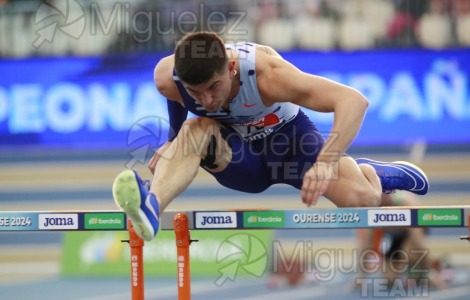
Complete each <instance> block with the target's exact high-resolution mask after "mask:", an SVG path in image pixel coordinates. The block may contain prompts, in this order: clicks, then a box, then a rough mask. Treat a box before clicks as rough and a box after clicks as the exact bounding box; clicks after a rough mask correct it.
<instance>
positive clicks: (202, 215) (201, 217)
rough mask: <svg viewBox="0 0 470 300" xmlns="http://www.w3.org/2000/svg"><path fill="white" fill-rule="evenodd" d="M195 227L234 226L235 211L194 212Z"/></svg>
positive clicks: (235, 223)
mask: <svg viewBox="0 0 470 300" xmlns="http://www.w3.org/2000/svg"><path fill="white" fill-rule="evenodd" d="M195 216H196V218H195V219H196V222H195V223H196V227H197V228H236V227H237V214H236V213H235V212H196V213H195Z"/></svg>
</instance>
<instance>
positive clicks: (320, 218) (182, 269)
mask: <svg viewBox="0 0 470 300" xmlns="http://www.w3.org/2000/svg"><path fill="white" fill-rule="evenodd" d="M100 220H106V221H103V222H101V221H100ZM110 220H113V221H110ZM387 227H401V228H407V227H409V228H411V227H468V229H469V236H465V237H461V238H460V239H466V240H469V241H470V206H428V207H426V206H419V207H418V206H417V207H404V206H402V207H395V206H394V207H377V208H333V209H302V210H240V209H238V210H187V211H167V212H165V213H163V215H162V216H161V218H160V229H161V230H174V232H175V237H176V251H177V269H178V272H177V274H178V279H177V282H178V300H190V299H191V275H190V255H189V246H190V244H191V242H192V240H191V238H190V230H217V229H219V230H230V229H238V230H240V229H241V230H243V229H246V230H250V229H271V230H272V229H327V228H329V229H346V228H368V229H379V230H375V231H376V232H377V233H378V235H376V236H375V238H374V239H375V241H374V244H377V245H378V239H380V238H381V236H380V234H381V232H382V231H383V230H381V229H383V228H387ZM99 230H101V231H124V230H127V231H128V232H129V240H125V241H123V242H128V243H129V246H130V248H131V259H130V263H131V265H130V268H131V294H132V300H143V299H144V265H143V247H144V241H143V240H142V239H141V238H140V237H138V236H137V234H136V233H135V230H134V228H133V226H132V223H131V222H130V220H128V219H127V217H126V215H125V214H124V213H123V212H121V211H117V210H107V211H30V212H26V211H5V212H1V211H0V232H12V231H99ZM157 239H158V236H157ZM374 248H377V249H376V251H379V249H378V248H379V247H374Z"/></svg>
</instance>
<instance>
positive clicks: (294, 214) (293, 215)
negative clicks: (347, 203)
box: [285, 208, 367, 229]
mask: <svg viewBox="0 0 470 300" xmlns="http://www.w3.org/2000/svg"><path fill="white" fill-rule="evenodd" d="M285 217H286V221H285V227H286V228H299V229H300V228H304V229H306V228H364V227H367V210H360V209H347V208H344V209H341V210H338V209H322V210H316V211H309V210H294V211H286V212H285Z"/></svg>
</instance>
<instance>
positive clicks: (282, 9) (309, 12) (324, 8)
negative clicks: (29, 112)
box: [0, 0, 470, 57]
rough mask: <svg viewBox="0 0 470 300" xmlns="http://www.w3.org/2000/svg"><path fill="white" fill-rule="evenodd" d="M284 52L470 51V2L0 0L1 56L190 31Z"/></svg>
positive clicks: (68, 50)
mask: <svg viewBox="0 0 470 300" xmlns="http://www.w3.org/2000/svg"><path fill="white" fill-rule="evenodd" d="M195 30H211V31H216V32H218V33H220V34H221V35H222V36H223V37H224V38H225V39H226V41H227V42H234V41H255V42H258V43H262V44H268V45H270V46H272V47H273V48H276V49H278V50H291V49H314V50H331V49H339V50H356V49H370V48H402V47H424V48H433V49H440V48H447V47H468V46H470V0H207V1H193V0H184V1H183V0H171V1H170V0H145V1H144V0H132V1H130V0H128V1H116V0H49V1H39V0H36V1H34V0H33V1H19V0H17V1H15V0H0V56H1V57H28V56H62V55H74V56H90V55H105V54H115V53H127V52H152V51H171V50H173V48H174V45H175V42H176V41H177V40H178V39H179V38H180V37H181V36H182V35H184V34H185V33H187V32H191V31H195Z"/></svg>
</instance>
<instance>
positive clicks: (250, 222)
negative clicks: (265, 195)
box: [243, 211, 286, 228]
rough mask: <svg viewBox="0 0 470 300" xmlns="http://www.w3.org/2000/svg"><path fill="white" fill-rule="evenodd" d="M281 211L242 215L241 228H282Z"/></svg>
mask: <svg viewBox="0 0 470 300" xmlns="http://www.w3.org/2000/svg"><path fill="white" fill-rule="evenodd" d="M285 220H286V218H285V215H284V212H283V211H256V212H244V213H243V226H244V227H251V228H267V227H284V224H285Z"/></svg>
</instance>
